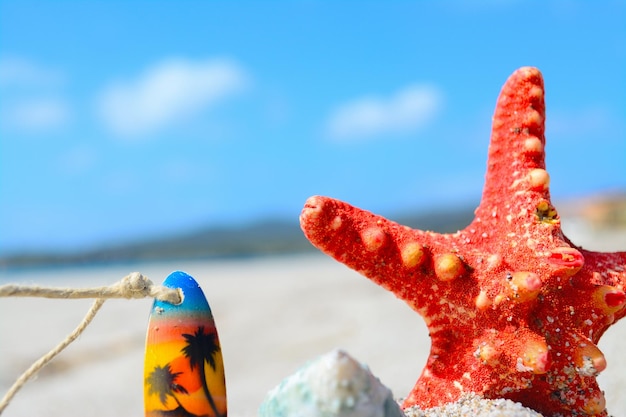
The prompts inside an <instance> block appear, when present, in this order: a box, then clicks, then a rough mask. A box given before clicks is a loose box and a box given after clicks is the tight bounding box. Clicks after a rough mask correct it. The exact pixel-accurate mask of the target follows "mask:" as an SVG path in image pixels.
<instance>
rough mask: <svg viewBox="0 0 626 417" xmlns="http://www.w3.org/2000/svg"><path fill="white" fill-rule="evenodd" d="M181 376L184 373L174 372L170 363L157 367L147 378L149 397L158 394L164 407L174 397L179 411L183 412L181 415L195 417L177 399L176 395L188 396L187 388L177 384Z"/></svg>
mask: <svg viewBox="0 0 626 417" xmlns="http://www.w3.org/2000/svg"><path fill="white" fill-rule="evenodd" d="M180 374H182V372H172V368H171V367H170V364H169V363H168V364H166V365H165V366H156V367H155V368H154V369H153V370H152V372H150V375H148V377H147V378H146V384H148V387H149V389H148V395H152V394H157V395H158V396H159V400H161V403H162V404H163V405H166V403H167V397H172V398H173V399H174V401H176V404H178V408H177V410H180V411H182V413H181V414H185V415H188V416H193V414H192V413H190V412H188V411H187V410H185V407H183V405H182V404H181V403H180V401H179V400H178V398H177V397H176V393H182V394H188V392H187V389H186V388H185V387H183V386H182V385H180V384H178V383H176V379H177V378H178V376H179V375H180Z"/></svg>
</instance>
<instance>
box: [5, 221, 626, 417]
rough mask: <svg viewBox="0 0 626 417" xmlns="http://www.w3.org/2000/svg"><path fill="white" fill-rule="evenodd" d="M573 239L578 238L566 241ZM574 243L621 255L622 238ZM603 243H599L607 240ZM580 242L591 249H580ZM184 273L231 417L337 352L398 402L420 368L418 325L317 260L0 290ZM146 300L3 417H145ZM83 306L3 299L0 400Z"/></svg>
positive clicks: (107, 272) (111, 307) (618, 382)
mask: <svg viewBox="0 0 626 417" xmlns="http://www.w3.org/2000/svg"><path fill="white" fill-rule="evenodd" d="M571 235H572V239H573V240H574V241H577V242H580V237H579V236H575V235H576V233H572V234H571ZM591 238H593V239H590V238H589V237H587V241H586V242H583V243H584V244H585V246H586V247H589V248H591V249H598V250H611V249H613V250H615V249H618V248H622V249H624V248H626V242H625V241H626V239H625V237H624V234H623V233H619V234H613V235H611V236H610V238H606V237H604V238H602V239H599V238H598V236H592V237H591ZM607 239H608V240H607ZM587 242H588V243H587ZM177 269H180V270H184V271H186V272H187V273H189V274H191V275H192V276H194V277H195V278H196V279H197V281H198V282H199V283H200V285H201V286H202V288H203V290H204V292H205V294H206V296H207V298H208V300H209V303H210V305H211V308H212V309H213V313H214V316H215V319H216V322H217V326H218V330H219V335H220V339H221V343H222V349H223V353H224V360H225V366H226V378H227V387H228V403H229V406H228V407H229V415H230V416H231V417H243V416H247V417H251V416H255V415H256V409H257V407H258V406H259V404H260V403H261V401H262V400H263V398H264V396H265V394H266V393H267V391H268V390H270V389H271V388H273V387H274V386H275V385H277V384H278V383H279V382H280V381H281V380H282V379H283V378H284V377H285V376H287V375H289V374H291V373H293V372H294V371H295V370H296V369H297V368H298V367H300V366H301V365H302V364H304V363H305V362H306V361H308V360H310V359H313V358H314V357H317V356H319V355H322V354H324V353H327V352H329V351H331V350H332V349H335V348H342V349H344V350H346V351H347V352H348V353H350V354H351V355H352V356H353V357H355V358H356V359H358V360H359V361H361V362H363V363H366V364H368V365H369V366H370V368H371V370H372V372H373V373H374V374H375V375H377V376H378V377H379V378H380V379H381V381H382V382H383V383H384V384H386V385H387V386H388V387H389V388H391V389H392V391H393V393H394V395H395V396H396V397H402V396H405V395H406V394H407V393H408V392H409V391H410V389H411V388H412V386H413V384H414V383H415V381H416V379H417V377H418V376H419V374H420V372H421V369H422V366H423V364H424V363H425V360H426V357H427V353H428V350H429V346H430V344H429V338H428V334H427V331H426V327H425V325H424V324H423V322H422V319H421V318H420V317H419V316H418V315H417V314H415V313H414V312H413V311H412V310H410V309H409V307H407V306H406V305H405V304H404V303H403V302H401V301H399V300H397V299H396V298H395V297H394V296H393V295H392V294H390V293H388V292H387V291H385V290H383V289H382V288H380V287H378V286H376V285H374V284H372V283H371V282H369V281H368V280H367V279H365V278H363V277H361V276H360V275H359V274H357V273H355V272H353V271H351V270H349V269H347V268H346V267H344V266H343V265H341V264H339V263H337V262H335V261H333V260H332V259H330V258H327V257H326V256H324V255H321V254H310V255H301V256H285V257H271V258H258V259H247V260H225V261H212V262H208V261H205V262H199V261H191V262H190V261H181V262H171V263H151V264H137V265H124V266H108V267H97V268H96V267H94V268H84V267H83V268H68V269H54V270H33V271H23V272H20V273H6V272H4V273H2V276H1V277H0V278H1V280H0V283H2V284H4V283H7V282H20V283H28V284H40V285H51V286H64V287H65V286H67V287H92V286H99V285H108V284H112V283H114V282H115V281H118V280H119V279H121V278H122V277H123V276H125V275H127V274H128V273H130V272H132V271H139V272H141V273H143V274H145V275H147V276H148V277H149V278H150V279H152V280H153V281H154V282H156V283H160V282H161V281H162V280H163V279H164V278H165V277H166V276H167V275H168V274H169V273H170V272H172V271H173V270H177ZM151 303H152V301H151V300H149V299H143V300H109V301H107V302H106V303H105V305H104V307H103V308H102V310H101V311H100V313H99V314H98V316H97V317H96V318H95V320H94V322H93V323H92V325H91V326H90V327H89V328H87V330H86V331H85V333H84V334H83V335H82V336H81V337H80V338H79V339H78V340H77V341H76V342H75V343H74V344H72V345H71V346H70V347H69V348H68V349H67V350H66V351H64V352H63V353H62V354H61V355H60V356H59V357H58V358H56V359H55V360H54V361H53V362H52V363H51V364H50V365H49V366H48V367H47V368H45V369H44V370H43V371H42V372H41V373H40V374H39V375H38V377H37V378H36V379H34V380H32V381H30V382H29V383H28V384H27V385H26V386H25V388H24V389H23V390H22V391H21V392H20V393H18V395H17V396H16V398H15V399H14V400H13V402H12V403H11V404H10V405H9V407H8V408H7V409H6V410H5V413H4V414H3V415H4V416H7V417H26V416H28V417H33V416H47V417H55V416H63V417H72V416H77V417H78V416H81V417H82V416H92V417H99V416H103V417H104V416H106V417H110V416H140V415H143V398H142V396H143V388H142V384H143V349H144V338H145V331H146V324H147V318H148V313H149V311H150V307H151ZM90 304H91V301H90V300H67V301H61V300H48V299H34V298H29V299H26V298H20V299H15V298H13V299H9V298H3V299H0V317H1V319H0V334H2V339H1V342H0V358H1V360H0V391H1V392H2V395H4V392H6V390H7V389H8V388H9V386H10V385H11V383H12V382H13V381H14V379H15V378H16V377H17V376H18V375H19V374H20V373H21V372H22V371H23V370H24V369H25V368H26V367H28V366H29V365H30V363H32V362H33V361H34V360H35V359H36V358H38V357H39V356H40V355H42V354H43V353H45V352H47V351H48V350H49V349H50V348H51V347H52V346H54V345H56V344H57V343H58V342H59V341H61V340H62V339H63V338H64V337H65V336H66V335H67V334H68V333H69V332H70V331H71V330H72V329H73V328H74V327H75V326H76V325H77V324H78V323H79V321H80V320H81V319H82V317H83V315H84V314H85V312H86V311H87V310H88V308H89V306H90ZM624 340H626V323H618V324H617V325H616V326H614V327H613V328H611V329H609V331H608V332H607V333H606V334H605V335H604V337H603V339H602V340H601V342H600V349H601V350H602V351H603V352H604V354H605V356H606V359H607V362H608V369H607V370H606V371H604V372H603V373H602V374H601V375H600V377H599V383H600V386H601V388H602V389H604V391H605V393H606V398H607V406H608V410H609V412H610V414H611V415H613V416H615V417H618V416H626V402H625V401H624V400H623V396H622V397H620V395H623V394H622V393H623V392H624V391H626V355H624V354H623V350H624V349H625V348H626V345H625V344H624Z"/></svg>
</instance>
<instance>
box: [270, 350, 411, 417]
mask: <svg viewBox="0 0 626 417" xmlns="http://www.w3.org/2000/svg"><path fill="white" fill-rule="evenodd" d="M258 416H259V417H404V413H403V412H402V411H401V410H400V407H399V406H398V404H397V403H396V402H395V400H394V399H393V395H392V393H391V390H390V389H389V388H387V387H385V386H384V385H383V384H382V383H381V382H380V381H379V380H378V378H376V377H375V376H374V375H373V374H372V373H371V372H370V370H369V368H368V367H367V366H365V365H361V364H360V363H359V362H357V361H356V360H354V359H353V358H352V357H351V356H350V355H348V354H347V353H346V352H344V351H342V350H335V351H332V352H330V353H327V354H326V355H323V356H321V357H319V358H317V359H315V360H314V361H312V362H310V363H308V364H306V365H305V366H304V367H303V368H301V369H299V370H298V371H297V372H296V373H295V374H293V375H291V376H289V377H287V378H285V379H284V380H283V381H282V382H281V383H280V384H279V385H278V386H277V387H276V388H274V389H273V390H272V391H270V392H269V394H268V395H267V397H266V399H265V401H264V402H263V404H261V407H260V408H259V413H258Z"/></svg>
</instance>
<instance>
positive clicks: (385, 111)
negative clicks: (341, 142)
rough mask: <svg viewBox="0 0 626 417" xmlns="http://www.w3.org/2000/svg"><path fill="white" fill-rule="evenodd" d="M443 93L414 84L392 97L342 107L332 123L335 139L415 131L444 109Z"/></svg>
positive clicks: (329, 129)
mask: <svg viewBox="0 0 626 417" xmlns="http://www.w3.org/2000/svg"><path fill="white" fill-rule="evenodd" d="M441 103H442V98H441V94H440V93H439V91H438V90H437V89H436V88H434V87H432V86H426V85H411V86H408V87H406V88H404V89H402V90H400V91H398V92H397V93H396V94H395V95H393V96H392V97H390V98H386V99H385V98H378V97H364V98H361V99H357V100H354V101H352V102H349V103H346V104H344V105H341V106H339V107H338V108H337V109H336V110H335V111H334V112H333V113H332V115H331V117H330V120H329V122H328V132H329V134H330V136H331V137H333V138H335V139H359V138H365V137H372V136H378V135H381V134H388V133H406V132H410V131H415V130H418V129H420V128H421V127H423V126H424V125H426V124H427V123H428V122H430V121H431V120H432V119H433V118H434V117H435V116H436V115H437V113H438V111H439V109H440V108H441Z"/></svg>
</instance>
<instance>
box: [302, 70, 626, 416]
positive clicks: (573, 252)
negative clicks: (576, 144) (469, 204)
mask: <svg viewBox="0 0 626 417" xmlns="http://www.w3.org/2000/svg"><path fill="white" fill-rule="evenodd" d="M544 121H545V103H544V88H543V78H542V75H541V73H540V72H539V70H538V69H536V68H532V67H524V68H520V69H519V70H517V71H515V72H514V73H513V74H512V75H511V77H509V79H508V80H507V81H506V83H505V85H504V87H503V88H502V91H501V93H500V96H499V98H498V101H497V104H496V110H495V115H494V117H493V128H492V135H491V143H490V146H489V152H488V161H487V173H486V181H485V186H484V189H483V195H482V199H481V202H480V205H479V207H478V208H477V209H476V211H475V218H474V220H473V221H472V222H471V223H470V224H469V225H468V226H467V227H466V228H465V229H463V230H460V231H458V232H456V233H453V234H438V233H433V232H428V231H421V230H414V229H410V228H408V227H405V226H402V225H399V224H397V223H395V222H393V221H390V220H387V219H385V218H383V217H381V216H378V215H375V214H373V213H370V212H368V211H365V210H361V209H358V208H356V207H353V206H351V205H349V204H347V203H344V202H341V201H338V200H334V199H331V198H328V197H321V196H314V197H311V198H309V199H308V200H307V202H306V204H305V207H304V209H303V211H302V214H301V216H300V223H301V227H302V229H303V231H304V233H305V235H306V237H307V238H308V239H309V240H310V241H311V243H312V244H313V245H314V246H316V247H317V248H319V249H320V250H321V251H323V252H325V253H326V254H328V255H330V256H332V257H334V258H335V259H337V260H338V261H340V262H342V263H344V264H345V265H347V266H349V267H350V268H352V269H355V270H356V271H358V272H360V273H361V274H363V275H365V276H366V277H368V278H369V279H371V280H372V281H374V282H376V283H378V284H379V285H381V286H382V287H384V288H386V289H387V290H389V291H391V292H393V293H394V294H395V295H396V296H397V297H399V298H400V299H402V300H404V301H405V302H407V303H408V305H409V306H411V307H412V308H413V309H414V310H415V311H416V312H418V313H419V314H420V315H421V316H422V317H423V318H424V320H425V322H426V325H427V326H428V329H429V333H430V336H431V351H430V355H429V358H428V360H427V363H426V366H425V368H424V369H423V371H422V374H421V375H420V377H419V379H418V380H417V383H416V384H415V387H414V388H413V390H412V391H411V393H410V394H409V395H408V397H407V398H406V400H405V402H404V404H403V406H404V407H405V408H409V407H412V406H414V405H419V406H420V407H422V408H428V407H434V406H440V405H442V404H445V403H448V402H451V401H455V400H457V399H459V398H461V397H462V396H463V395H465V394H467V393H476V394H478V395H480V396H482V397H485V398H506V399H512V400H515V401H519V402H521V403H522V404H523V405H525V406H527V407H530V408H533V409H535V410H537V411H539V412H541V413H543V414H544V415H546V416H606V415H607V412H606V410H605V401H604V396H603V393H602V391H600V389H599V387H598V384H597V382H596V375H597V374H598V373H599V372H601V371H602V370H604V369H605V368H606V361H605V359H604V356H603V355H602V352H601V351H600V350H599V349H598V347H597V343H598V340H599V339H600V337H601V336H602V334H603V333H604V332H605V331H606V330H607V328H608V327H609V326H611V325H612V324H614V323H615V322H616V321H617V320H619V319H621V318H622V317H624V316H625V315H626V294H625V293H624V289H625V288H624V287H625V285H626V252H615V253H600V252H594V251H589V250H585V249H582V248H580V247H577V246H575V245H574V244H573V243H572V242H570V240H569V239H568V238H567V237H566V236H564V234H563V232H562V230H561V222H560V218H559V215H558V212H557V210H556V208H555V207H554V206H553V205H552V203H551V200H550V194H549V186H550V176H549V175H548V172H547V171H546V167H545V137H544V129H545V125H544ZM407 331H410V330H409V329H407Z"/></svg>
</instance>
